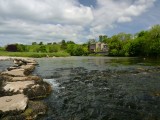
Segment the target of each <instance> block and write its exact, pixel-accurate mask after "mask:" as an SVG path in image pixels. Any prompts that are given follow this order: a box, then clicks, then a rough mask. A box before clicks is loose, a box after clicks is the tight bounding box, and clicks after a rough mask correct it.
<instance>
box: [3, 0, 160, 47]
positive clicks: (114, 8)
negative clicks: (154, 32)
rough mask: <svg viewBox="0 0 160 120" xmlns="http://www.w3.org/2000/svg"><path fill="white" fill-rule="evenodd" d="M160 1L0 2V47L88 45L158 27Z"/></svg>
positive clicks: (70, 0)
mask: <svg viewBox="0 0 160 120" xmlns="http://www.w3.org/2000/svg"><path fill="white" fill-rule="evenodd" d="M159 11H160V1H159V0H27V1H25V0H0V46H3V45H6V44H11V43H23V44H31V43H32V42H41V41H42V42H44V43H49V42H60V41H61V40H62V39H65V40H72V41H74V42H76V43H84V42H87V41H88V39H92V38H98V36H99V35H108V36H112V35H113V34H118V33H120V32H126V33H132V34H135V33H137V32H139V31H141V30H147V29H150V28H151V27H152V26H153V25H155V24H160V14H159Z"/></svg>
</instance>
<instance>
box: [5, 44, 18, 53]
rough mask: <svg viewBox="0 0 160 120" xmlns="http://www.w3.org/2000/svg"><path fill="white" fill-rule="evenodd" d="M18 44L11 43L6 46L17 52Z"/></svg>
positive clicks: (9, 49)
mask: <svg viewBox="0 0 160 120" xmlns="http://www.w3.org/2000/svg"><path fill="white" fill-rule="evenodd" d="M17 50H18V49H17V44H10V45H7V46H6V51H9V52H17Z"/></svg>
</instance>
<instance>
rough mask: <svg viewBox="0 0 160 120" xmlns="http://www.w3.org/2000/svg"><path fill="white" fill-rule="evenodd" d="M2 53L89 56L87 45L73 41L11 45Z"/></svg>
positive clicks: (3, 49) (2, 49)
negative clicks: (57, 53) (58, 53)
mask: <svg viewBox="0 0 160 120" xmlns="http://www.w3.org/2000/svg"><path fill="white" fill-rule="evenodd" d="M0 51H8V52H32V53H56V52H66V53H69V54H70V55H71V56H82V55H88V54H89V52H88V45H87V44H82V45H79V44H75V43H74V42H73V41H65V40H62V41H61V42H60V43H56V42H54V43H47V44H44V43H43V42H40V43H36V42H33V43H32V45H23V44H9V45H7V46H5V47H4V48H2V47H1V48H0Z"/></svg>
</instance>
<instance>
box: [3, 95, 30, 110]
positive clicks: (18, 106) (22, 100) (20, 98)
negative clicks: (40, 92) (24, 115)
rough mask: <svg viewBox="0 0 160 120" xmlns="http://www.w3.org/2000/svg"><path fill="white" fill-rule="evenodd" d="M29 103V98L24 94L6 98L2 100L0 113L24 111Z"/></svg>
mask: <svg viewBox="0 0 160 120" xmlns="http://www.w3.org/2000/svg"><path fill="white" fill-rule="evenodd" d="M27 103H28V98H27V97H26V96H25V95H23V94H18V95H13V96H4V97H1V98H0V111H2V112H7V111H13V110H16V111H23V110H25V108H26V106H27Z"/></svg>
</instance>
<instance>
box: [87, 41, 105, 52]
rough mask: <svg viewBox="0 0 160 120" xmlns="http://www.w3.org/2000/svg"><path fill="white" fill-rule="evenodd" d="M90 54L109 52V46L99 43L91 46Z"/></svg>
mask: <svg viewBox="0 0 160 120" xmlns="http://www.w3.org/2000/svg"><path fill="white" fill-rule="evenodd" d="M89 51H90V52H108V46H107V44H105V43H101V42H97V43H91V44H90V45H89Z"/></svg>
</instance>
